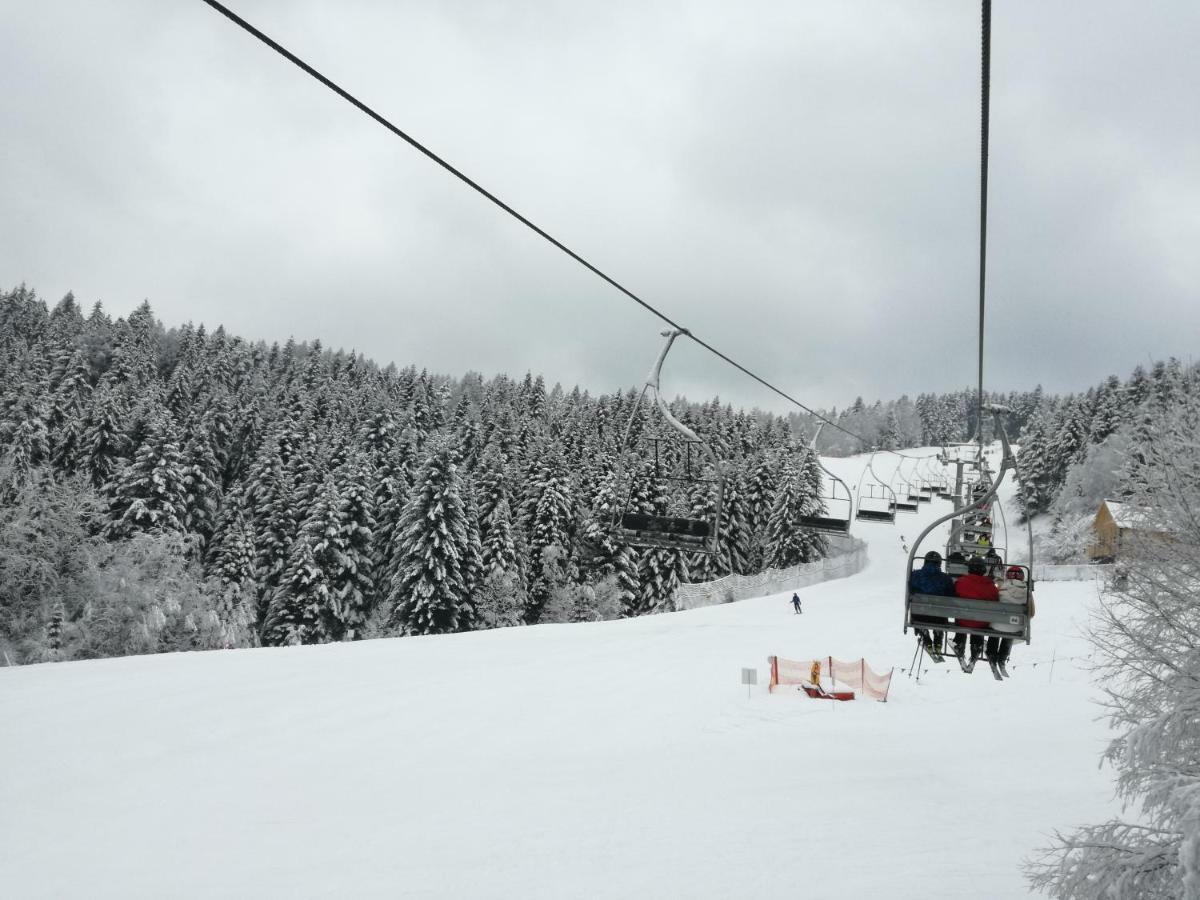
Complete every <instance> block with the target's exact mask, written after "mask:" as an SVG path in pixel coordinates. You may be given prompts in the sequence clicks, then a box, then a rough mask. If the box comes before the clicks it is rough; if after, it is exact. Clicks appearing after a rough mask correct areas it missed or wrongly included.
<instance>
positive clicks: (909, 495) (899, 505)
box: [892, 481, 921, 512]
mask: <svg viewBox="0 0 1200 900" xmlns="http://www.w3.org/2000/svg"><path fill="white" fill-rule="evenodd" d="M892 490H893V493H895V495H896V509H898V510H899V511H900V512H916V511H917V504H918V503H919V502H920V500H921V498H920V496H919V495H918V494H917V492H916V488H914V487H913V486H912V484H911V482H907V481H901V482H899V483H898V484H895V485H893V487H892Z"/></svg>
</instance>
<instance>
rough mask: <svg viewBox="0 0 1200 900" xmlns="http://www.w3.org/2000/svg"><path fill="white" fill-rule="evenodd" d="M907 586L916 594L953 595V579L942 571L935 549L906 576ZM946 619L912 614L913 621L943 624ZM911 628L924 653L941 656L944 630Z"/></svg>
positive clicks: (940, 556)
mask: <svg viewBox="0 0 1200 900" xmlns="http://www.w3.org/2000/svg"><path fill="white" fill-rule="evenodd" d="M908 586H909V587H910V588H911V589H912V590H913V591H915V592H916V593H918V594H933V595H934V596H937V597H953V596H954V579H953V578H951V577H950V576H949V575H947V574H946V573H945V572H943V571H942V554H940V553H938V552H937V551H936V550H930V551H929V552H928V553H926V554H925V565H923V566H921V568H919V569H916V570H915V571H914V572H913V573H912V574H911V575H910V576H909V577H908ZM946 621H947V620H946V619H945V618H943V617H942V616H913V622H921V623H924V624H928V625H945V624H946ZM913 630H914V631H916V633H917V637H919V638H920V639H921V643H922V644H924V645H925V652H926V653H928V654H929V655H930V656H933V657H935V658H936V657H938V656H941V652H942V646H943V644H944V642H945V640H946V632H944V631H941V630H937V629H935V630H934V631H933V632H932V634H931V633H930V631H929V630H928V629H926V628H915V629H913Z"/></svg>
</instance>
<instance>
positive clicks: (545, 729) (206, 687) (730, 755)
mask: <svg viewBox="0 0 1200 900" xmlns="http://www.w3.org/2000/svg"><path fill="white" fill-rule="evenodd" d="M827 462H828V464H829V465H830V466H831V467H832V468H833V469H834V470H835V471H837V472H838V473H839V474H840V475H843V476H844V477H846V480H847V481H848V482H849V483H850V484H851V486H853V485H854V483H855V482H856V481H857V480H858V477H859V475H860V474H861V470H862V468H863V466H864V464H865V460H864V459H861V458H852V459H848V460H827ZM877 468H882V466H878V465H877ZM881 474H882V472H881ZM948 509H949V506H948V504H947V503H945V502H942V501H936V500H935V501H934V502H933V503H932V504H922V506H921V510H920V512H919V513H917V514H912V515H908V516H904V515H903V514H902V517H901V518H900V519H899V520H898V522H897V524H896V525H895V526H889V525H878V524H869V523H856V526H855V533H856V534H858V535H859V536H860V537H862V538H863V539H865V540H866V541H868V542H869V544H870V556H871V562H870V563H869V565H868V567H867V569H866V570H865V571H864V572H863V573H861V574H860V575H857V576H855V577H853V578H850V579H847V580H843V581H833V582H829V583H826V584H823V585H818V586H815V587H812V588H808V589H806V590H803V591H802V592H801V595H802V597H803V601H804V613H803V615H799V616H798V615H795V614H794V613H793V611H792V608H791V604H790V602H789V599H790V596H791V592H790V591H788V592H786V593H784V594H780V595H776V596H771V597H762V598H758V599H754V600H748V601H743V602H740V603H734V604H729V605H724V606H718V607H711V608H707V609H699V610H692V611H689V612H682V613H675V614H672V615H664V616H655V617H648V618H642V619H635V620H628V621H620V622H606V623H598V624H589V625H550V626H541V627H536V628H519V629H509V630H504V631H494V632H483V633H475V634H463V635H453V636H446V637H434V638H406V639H401V640H381V641H372V642H364V643H357V644H337V645H329V646H322V647H304V648H289V649H273V650H242V651H225V652H212V653H196V654H177V655H170V656H155V657H137V658H126V659H114V660H104V661H97V662H87V663H70V664H61V665H41V666H29V667H25V668H20V669H11V668H10V669H0V722H3V725H4V736H3V738H2V739H0V773H2V775H0V894H2V895H3V896H5V897H14V898H16V897H21V898H24V897H213V896H225V897H314V896H319V897H363V896H379V897H496V898H501V897H504V898H515V897H521V898H527V897H546V898H551V897H553V898H561V897H589V898H590V897H613V898H616V897H620V898H629V897H656V898H659V897H688V898H694V897H712V898H742V897H745V898H750V897H770V896H775V897H783V896H786V897H845V898H876V897H877V898H889V900H898V898H908V897H912V898H921V900H931V898H941V897H945V898H959V897H968V896H975V897H981V898H1009V897H1024V896H1027V890H1026V888H1025V885H1024V882H1023V880H1022V878H1021V876H1020V872H1019V868H1018V867H1019V864H1020V862H1021V860H1022V858H1023V857H1025V856H1027V855H1028V854H1029V853H1030V852H1031V851H1032V850H1034V849H1035V848H1036V847H1038V846H1039V845H1041V844H1042V843H1044V841H1045V836H1046V834H1047V833H1048V832H1049V831H1050V830H1051V829H1053V828H1055V827H1065V826H1071V825H1073V824H1077V823H1081V822H1087V821H1092V820H1096V819H1097V818H1100V817H1103V816H1105V815H1107V814H1108V813H1109V812H1110V811H1111V809H1112V805H1113V803H1112V799H1111V798H1112V791H1111V787H1110V782H1109V779H1108V775H1107V774H1106V773H1105V772H1103V771H1098V770H1097V765H1096V763H1097V758H1098V755H1099V753H1100V751H1101V748H1102V745H1103V742H1104V740H1105V738H1106V732H1105V729H1104V726H1103V725H1102V724H1101V723H1099V722H1098V721H1097V720H1096V717H1097V714H1098V710H1097V708H1096V706H1095V705H1094V704H1092V703H1090V702H1089V698H1090V697H1091V696H1093V695H1094V693H1095V692H1094V689H1093V688H1092V687H1091V685H1090V684H1089V682H1088V677H1087V675H1086V673H1085V672H1084V671H1083V670H1082V668H1081V666H1082V664H1083V660H1082V659H1081V657H1082V656H1083V655H1084V654H1086V652H1087V648H1086V645H1085V644H1084V643H1083V641H1082V640H1081V639H1080V637H1079V636H1078V633H1077V632H1078V625H1079V624H1080V623H1081V622H1082V621H1083V620H1084V619H1085V617H1086V615H1087V609H1088V607H1089V605H1090V603H1091V602H1092V601H1093V600H1094V595H1095V587H1094V585H1092V584H1087V583H1055V584H1045V585H1043V586H1042V587H1041V588H1040V589H1039V592H1038V614H1037V617H1036V618H1035V619H1034V643H1033V645H1032V646H1030V647H1026V646H1024V645H1018V647H1017V648H1016V649H1015V651H1014V654H1013V664H1012V676H1013V677H1012V678H1011V679H1009V680H1008V681H1005V682H1003V683H1000V682H997V681H995V680H994V679H993V678H992V676H991V673H990V671H989V670H988V669H987V668H986V667H983V666H980V668H979V669H977V670H976V671H975V673H974V674H973V675H970V676H967V675H964V674H963V673H962V672H960V671H958V667H957V664H955V663H954V662H953V661H951V662H950V663H948V664H944V665H942V666H935V667H934V668H933V669H932V670H931V671H930V672H929V674H928V675H923V676H922V678H921V680H920V683H919V684H918V683H916V682H915V681H914V680H912V679H910V678H909V677H907V676H906V675H905V674H903V673H901V672H900V671H899V670H900V668H901V667H907V666H908V665H909V662H910V659H911V658H912V655H913V647H914V644H913V639H912V636H911V635H903V634H901V632H900V627H901V621H902V608H901V607H902V604H901V595H902V585H903V578H904V565H905V558H906V554H905V552H904V551H903V549H902V544H901V535H904V536H905V537H906V538H908V539H911V538H913V537H915V536H916V533H917V532H918V530H919V525H920V523H925V522H929V521H932V519H933V518H934V517H935V516H936V515H940V514H942V513H944V512H945V511H947V510H948ZM930 546H931V547H936V546H937V545H936V543H935V544H931V545H930ZM773 653H776V654H779V655H781V656H785V657H790V658H794V659H805V658H811V657H814V656H821V655H830V654H832V655H833V656H835V657H838V658H841V659H846V660H849V659H856V658H858V657H860V656H865V657H866V659H867V661H868V662H869V663H870V664H871V666H872V667H873V668H875V669H876V670H882V671H886V670H887V669H888V668H889V667H892V666H895V667H896V670H897V671H896V675H895V677H894V680H893V684H892V690H891V696H890V698H889V700H888V702H887V703H873V702H854V703H836V704H835V703H828V702H822V701H813V700H807V699H804V698H802V697H801V696H798V695H797V696H778V695H775V696H772V695H769V694H768V693H767V692H766V680H767V666H766V657H767V656H768V654H773ZM1052 658H1054V659H1055V660H1056V662H1055V665H1054V668H1053V673H1052V676H1051V667H1050V661H1051V659H1052ZM1034 662H1036V663H1038V665H1037V667H1036V668H1035V667H1034V666H1033V665H1032V664H1033V663H1034ZM742 666H757V668H758V670H759V679H760V685H759V687H758V688H756V689H754V690H753V691H752V692H751V693H750V696H749V697H748V696H747V690H746V688H745V687H743V686H742V685H741V684H740V683H739V675H740V668H741V667H742Z"/></svg>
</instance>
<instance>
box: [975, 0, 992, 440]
mask: <svg viewBox="0 0 1200 900" xmlns="http://www.w3.org/2000/svg"><path fill="white" fill-rule="evenodd" d="M982 15H983V22H982V27H981V29H980V39H981V43H982V45H983V47H982V50H983V52H982V66H981V68H982V72H981V75H980V83H981V91H980V116H979V118H980V134H979V393H978V396H977V401H976V410H975V427H976V429H977V433H978V435H979V442H980V445H982V444H983V320H984V285H985V277H986V274H987V201H988V128H989V120H990V118H991V116H990V111H991V83H992V77H991V75H992V0H983V13H982Z"/></svg>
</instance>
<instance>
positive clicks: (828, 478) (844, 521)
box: [800, 422, 854, 534]
mask: <svg viewBox="0 0 1200 900" xmlns="http://www.w3.org/2000/svg"><path fill="white" fill-rule="evenodd" d="M824 427H825V423H824V422H822V423H821V424H820V425H818V426H817V433H816V434H814V435H813V439H812V443H810V444H809V449H810V450H811V451H812V454H813V457H814V458H815V459H816V461H817V465H818V466H820V468H821V471H822V472H824V473H825V478H824V479H822V482H823V484H822V487H823V490H822V491H821V495H820V498H821V505H822V506H823V507H824V508H825V514H824V515H813V516H801V517H800V527H801V528H807V529H809V530H810V531H817V532H821V533H822V534H849V533H850V522H851V521H853V511H854V498H853V497H852V496H851V494H850V488H849V487H848V486H847V485H846V482H844V481H842V479H840V478H838V477H837V476H836V475H834V474H833V473H832V472H830V471H829V470H828V469H827V468H825V465H824V463H822V462H821V457H820V456H819V455H818V454H817V438H819V437H820V436H821V429H822V428H824ZM824 484H828V485H829V487H828V489H827V492H826V490H825V489H824ZM839 487H840V488H841V493H840V494H839V492H838V488H839ZM843 504H844V507H843ZM843 508H844V510H845V513H846V514H845V515H844V516H842V515H837V514H836V513H837V511H838V510H840V509H843Z"/></svg>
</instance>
